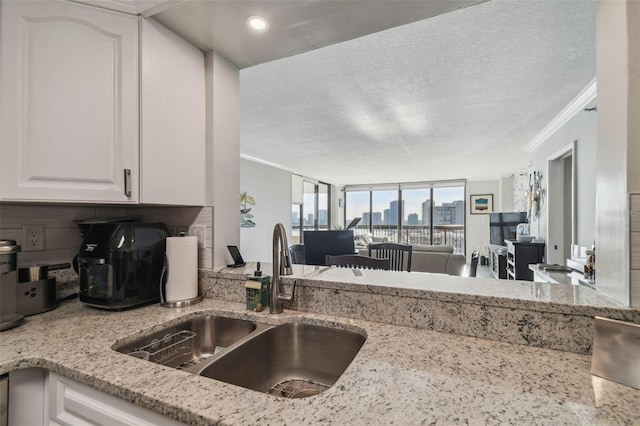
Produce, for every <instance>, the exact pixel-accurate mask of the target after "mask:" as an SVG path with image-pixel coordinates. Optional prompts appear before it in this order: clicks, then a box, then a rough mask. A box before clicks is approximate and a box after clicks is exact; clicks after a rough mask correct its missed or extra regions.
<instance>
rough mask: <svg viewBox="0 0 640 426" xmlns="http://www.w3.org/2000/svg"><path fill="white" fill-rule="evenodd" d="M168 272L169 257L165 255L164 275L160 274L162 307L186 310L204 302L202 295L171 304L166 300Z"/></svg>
mask: <svg viewBox="0 0 640 426" xmlns="http://www.w3.org/2000/svg"><path fill="white" fill-rule="evenodd" d="M167 271H168V259H167V256H166V255H165V257H164V266H163V267H162V273H161V274H160V306H162V307H164V308H184V307H187V306H191V305H195V304H196V303H200V302H202V301H203V300H204V296H203V295H201V294H199V295H198V296H196V297H193V298H191V299H185V300H175V301H171V302H170V301H168V300H166V298H165V294H166V291H167V287H166V284H167V281H166V280H165V277H166V275H167Z"/></svg>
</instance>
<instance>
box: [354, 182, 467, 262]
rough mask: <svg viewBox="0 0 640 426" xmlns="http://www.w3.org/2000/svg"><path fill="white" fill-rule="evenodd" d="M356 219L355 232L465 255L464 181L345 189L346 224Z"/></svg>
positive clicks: (356, 186) (355, 186) (357, 186)
mask: <svg viewBox="0 0 640 426" xmlns="http://www.w3.org/2000/svg"><path fill="white" fill-rule="evenodd" d="M354 217H362V222H361V223H360V225H359V226H358V227H356V229H355V230H356V233H364V232H370V233H371V234H373V235H374V236H376V237H386V238H387V239H388V240H389V241H394V242H402V243H405V244H414V245H415V244H435V245H442V244H446V245H452V246H453V247H454V250H455V252H456V253H464V252H465V182H464V181H456V182H422V183H411V184H394V185H370V186H359V185H354V186H346V187H345V223H349V222H350V221H351V220H352V219H353V218H354Z"/></svg>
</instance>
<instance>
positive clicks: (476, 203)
mask: <svg viewBox="0 0 640 426" xmlns="http://www.w3.org/2000/svg"><path fill="white" fill-rule="evenodd" d="M469 209H470V212H471V214H486V213H491V212H493V194H481V195H471V196H470V203H469Z"/></svg>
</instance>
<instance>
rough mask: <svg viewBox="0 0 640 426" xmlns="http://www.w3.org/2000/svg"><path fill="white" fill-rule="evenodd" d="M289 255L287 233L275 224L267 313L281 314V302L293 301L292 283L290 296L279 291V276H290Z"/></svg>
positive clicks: (279, 225)
mask: <svg viewBox="0 0 640 426" xmlns="http://www.w3.org/2000/svg"><path fill="white" fill-rule="evenodd" d="M291 274H292V272H291V255H290V254H289V245H288V244H287V233H286V231H285V230H284V226H283V225H282V224H281V223H277V224H276V226H275V228H273V275H272V281H271V298H270V300H269V313H270V314H281V313H282V302H291V301H293V296H294V295H295V292H296V283H295V281H294V283H293V288H292V290H291V294H290V295H288V296H287V295H286V294H284V293H282V292H281V291H280V285H281V282H280V281H281V280H280V276H284V275H291Z"/></svg>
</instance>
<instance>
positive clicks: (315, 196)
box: [291, 179, 331, 242]
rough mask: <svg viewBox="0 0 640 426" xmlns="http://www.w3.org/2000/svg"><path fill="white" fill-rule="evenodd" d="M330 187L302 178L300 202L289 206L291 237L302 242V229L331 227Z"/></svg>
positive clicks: (325, 228) (326, 228)
mask: <svg viewBox="0 0 640 426" xmlns="http://www.w3.org/2000/svg"><path fill="white" fill-rule="evenodd" d="M330 200H331V187H330V185H329V184H327V183H323V182H312V181H310V180H306V179H305V180H304V182H303V184H302V204H293V205H292V206H291V225H292V234H293V235H292V237H293V240H294V242H303V241H302V240H303V231H305V230H306V231H310V230H328V229H330V227H331V201H330Z"/></svg>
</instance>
